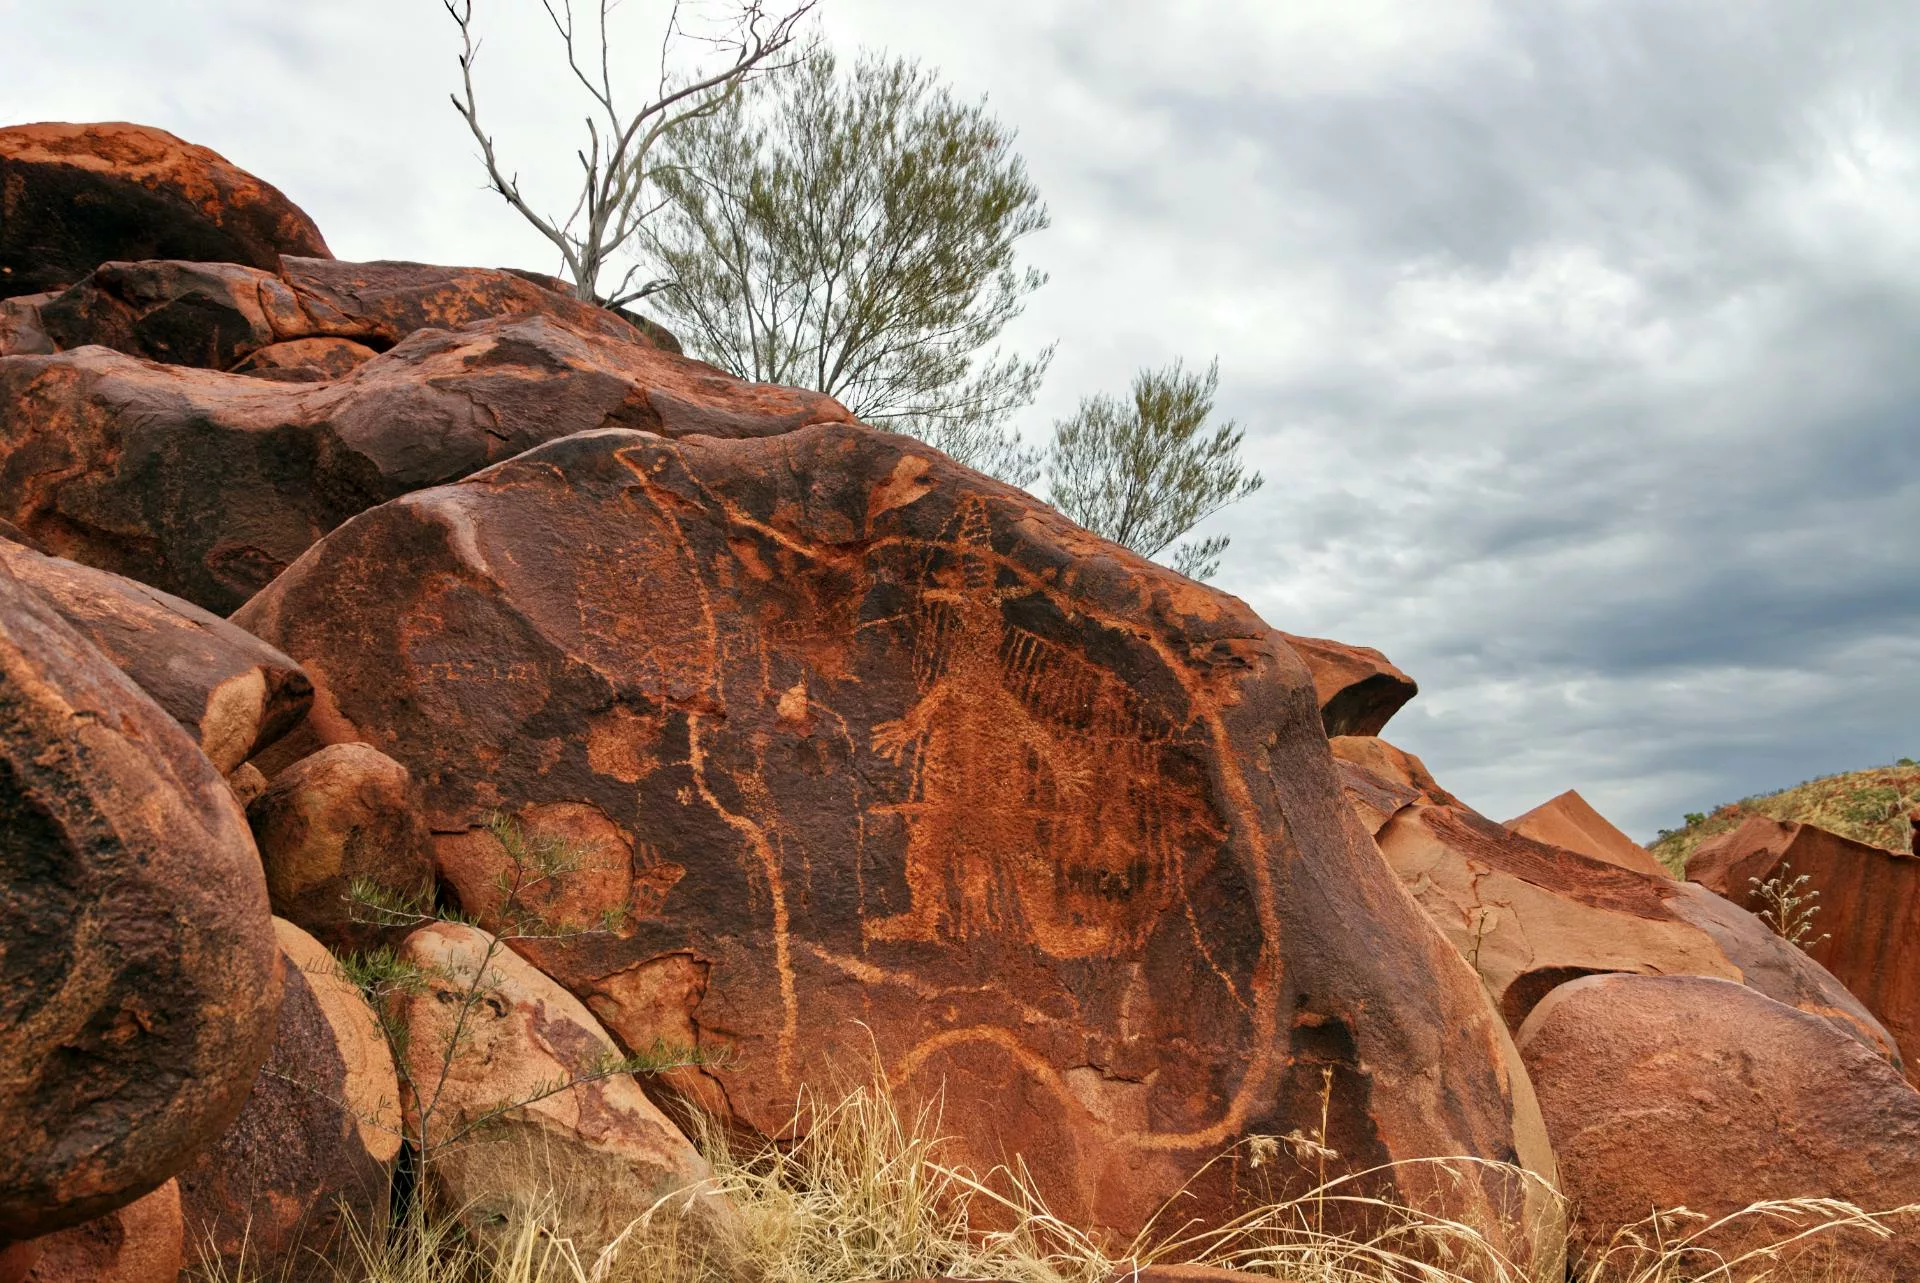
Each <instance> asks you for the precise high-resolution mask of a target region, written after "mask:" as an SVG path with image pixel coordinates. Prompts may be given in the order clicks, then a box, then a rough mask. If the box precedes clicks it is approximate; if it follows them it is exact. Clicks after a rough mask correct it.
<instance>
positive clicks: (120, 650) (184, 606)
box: [0, 538, 313, 774]
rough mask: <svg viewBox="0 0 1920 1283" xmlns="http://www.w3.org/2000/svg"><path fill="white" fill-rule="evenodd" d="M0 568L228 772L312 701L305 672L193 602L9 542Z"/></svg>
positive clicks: (2, 546) (2, 544)
mask: <svg viewBox="0 0 1920 1283" xmlns="http://www.w3.org/2000/svg"><path fill="white" fill-rule="evenodd" d="M0 566H5V567H6V569H7V570H8V571H10V572H11V573H12V574H13V577H14V578H15V579H16V580H18V581H19V582H20V583H21V584H24V585H25V586H26V587H28V588H30V589H32V590H33V591H34V592H35V593H37V594H38V595H39V596H40V598H41V599H42V600H43V601H45V602H46V603H47V604H48V605H49V606H51V607H53V609H54V610H55V611H57V612H59V614H60V617H61V618H62V619H64V620H66V621H67V623H69V624H71V625H72V626H73V627H74V628H75V629H76V630H77V631H78V632H79V633H80V635H81V636H83V637H85V638H86V639H87V640H88V641H90V642H92V643H93V644H94V645H95V646H97V647H98V648H99V649H100V652H101V653H102V654H103V655H105V656H106V657H107V658H108V659H110V660H112V661H113V662H114V664H115V665H117V666H118V667H119V668H120V670H121V671H122V672H124V673H126V674H127V676H129V677H131V678H133V680H134V681H135V682H136V683H137V684H138V685H139V687H140V689H141V690H143V691H145V692H146V693H147V694H148V696H150V697H151V698H152V699H153V701H154V702H155V703H156V704H158V705H160V707H161V708H163V709H165V710H166V711H167V712H168V713H170V714H172V715H173V719H174V720H175V721H177V722H179V723H180V725H181V726H183V727H184V728H185V729H186V731H187V733H188V734H190V735H192V736H193V737H194V739H195V741H197V742H198V743H199V745H200V751H201V752H203V753H205V754H206V755H207V758H208V759H209V760H210V761H211V762H212V763H213V764H214V766H215V768H216V769H218V770H219V771H220V772H221V773H222V774H225V773H227V772H229V771H232V770H233V769H234V768H235V767H237V766H239V765H240V764H241V763H242V762H244V761H246V760H247V759H248V758H249V757H252V756H253V755H254V754H255V753H257V752H259V751H260V750H261V749H263V748H265V747H266V746H267V745H269V744H271V743H273V741H275V740H276V739H278V738H280V736H282V735H284V734H285V733H286V732H287V731H289V730H291V729H292V728H293V727H294V726H295V725H297V724H298V723H299V721H300V719H301V718H303V717H305V716H306V713H307V706H308V705H309V704H311V703H312V702H313V685H312V683H310V682H309V681H308V680H307V675H306V674H305V673H303V672H301V671H300V667H299V665H297V664H295V663H294V662H293V661H292V660H290V659H288V658H287V657H286V656H285V655H283V654H281V653H280V652H279V651H277V650H275V649H274V648H273V647H271V646H269V645H267V644H266V643H265V642H263V641H261V640H260V639H259V638H258V637H255V636H253V635H252V634H251V633H248V632H246V631H245V630H243V629H240V628H237V627H235V626H234V625H232V624H230V623H228V622H227V621H226V620H224V619H222V618H220V617H219V616H218V615H214V614H210V613H209V612H207V611H204V610H202V609H200V608H199V607H198V606H196V605H194V604H193V603H191V602H188V601H183V600H181V599H180V598H178V597H175V596H173V595H172V594H170V593H164V592H161V591H160V590H159V589H157V588H149V587H147V586H146V585H145V584H142V583H139V582H137V581H135V580H132V579H128V578H126V577H125V576H123V575H116V574H113V573H112V572H110V571H105V570H95V569H94V568H92V567H91V566H83V565H80V564H79V563H78V562H73V561H67V560H64V559H62V558H59V557H48V556H45V555H43V554H41V553H38V552H35V551H33V550H32V549H31V548H27V547H24V546H22V545H20V544H17V543H14V542H12V541H11V540H8V539H4V538H0Z"/></svg>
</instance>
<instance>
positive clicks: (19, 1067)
mask: <svg viewBox="0 0 1920 1283" xmlns="http://www.w3.org/2000/svg"><path fill="white" fill-rule="evenodd" d="M0 941H5V943H6V947H5V949H4V951H0V1136H4V1137H6V1140H7V1143H6V1144H5V1145H4V1146H0V1238H11V1239H22V1238H32V1237H37V1236H39V1235H43V1234H50V1233H53V1232H55V1231H57V1230H61V1229H65V1228H67V1227H68V1226H71V1225H77V1224H80V1223H81V1222H83V1221H87V1220H91V1219H93V1218H95V1217H98V1216H103V1215H105V1214H107V1213H108V1212H111V1211H113V1210H114V1209H115V1208H117V1207H121V1206H124V1205H125V1204H127V1203H129V1202H131V1201H132V1200H134V1199H135V1198H138V1197H139V1196H140V1195H142V1194H145V1193H146V1192H148V1191H149V1190H152V1189H153V1188H155V1187H156V1186H158V1185H160V1184H161V1183H162V1182H164V1181H165V1180H166V1179H167V1178H168V1177H170V1176H172V1175H173V1174H174V1173H175V1172H176V1171H178V1170H179V1169H180V1168H181V1167H182V1166H183V1165H184V1164H185V1163H186V1162H187V1161H188V1160H189V1159H190V1158H191V1157H192V1155H193V1154H194V1153H195V1152H196V1151H197V1150H199V1149H200V1148H201V1147H202V1146H204V1145H205V1144H207V1143H208V1142H209V1141H211V1140H212V1139H213V1138H214V1137H216V1136H218V1135H219V1134H220V1132H221V1131H222V1130H224V1129H225V1127H226V1126H227V1124H228V1123H229V1122H231V1121H232V1119H233V1117H234V1115H235V1114H236V1113H237V1112H238V1111H239V1109H240V1105H241V1102H242V1101H243V1100H244V1099H245V1096H246V1093H247V1088H248V1086H249V1085H250V1084H251V1083H252V1082H253V1076H254V1074H255V1072H256V1071H257V1070H258V1069H259V1068H260V1064H261V1061H262V1060H263V1059H264V1058H265V1056H266V1052H267V1047H268V1044H269V1043H270V1042H271V1040H272V1037H273V1021H274V1014H275V1011H276V1010H277V1008H278V1006H279V1001H280V972H279V966H278V961H277V956H276V954H275V951H274V948H273V941H272V933H271V928H270V926H269V919H268V915H267V894H266V886H265V884H264V882H263V881H262V879H261V875H260V857H259V855H258V854H257V853H256V852H255V851H254V848H253V841H252V838H251V837H250V836H249V835H248V833H247V829H246V822H245V819H244V817H243V816H242V815H241V813H240V808H239V806H238V804H236V803H235V802H234V800H233V796H232V794H231V793H230V792H229V791H228V790H227V786H226V782H225V781H224V780H222V779H221V777H220V775H219V773H218V772H217V771H216V770H215V769H214V768H213V765H212V764H211V763H210V762H208V761H207V759H206V757H205V756H204V755H202V754H201V752H200V750H199V749H198V748H197V747H196V746H195V745H194V743H193V741H192V740H191V739H190V738H188V736H187V733H186V732H185V731H183V730H182V729H181V728H180V727H179V725H178V724H177V723H175V722H174V721H173V719H172V718H170V717H168V716H167V715H166V714H165V713H164V712H162V711H161V710H160V708H159V707H158V706H157V705H155V704H154V703H153V701H152V700H150V699H149V698H148V697H147V696H146V695H145V694H144V693H143V692H142V691H141V690H140V688H139V687H137V686H135V685H134V684H133V682H132V680H131V679H129V678H128V677H127V676H126V675H125V674H124V673H122V672H121V671H120V670H119V669H118V668H115V667H114V666H113V665H112V664H111V663H110V662H108V660H107V659H106V657H105V656H103V655H102V654H101V653H100V652H99V651H98V650H97V649H95V648H94V647H93V646H92V644H91V643H89V642H87V641H86V640H85V639H84V638H82V637H81V636H80V635H79V633H77V632H75V631H74V630H73V628H72V627H70V626H69V625H68V624H67V623H66V622H65V621H64V620H62V619H61V618H60V617H59V616H58V615H57V614H55V613H54V612H53V610H52V609H51V608H50V607H48V606H47V605H46V604H45V603H44V602H43V601H41V600H40V598H39V597H37V596H36V595H34V593H33V592H32V591H31V590H29V589H28V588H26V587H25V586H24V585H22V584H20V583H19V582H18V581H16V580H15V579H14V577H13V575H12V574H11V572H8V571H6V570H5V569H4V568H0Z"/></svg>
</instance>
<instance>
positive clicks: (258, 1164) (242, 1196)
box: [180, 918, 401, 1283]
mask: <svg viewBox="0 0 1920 1283" xmlns="http://www.w3.org/2000/svg"><path fill="white" fill-rule="evenodd" d="M273 932H274V939H275V940H276V942H277V943H278V946H279V949H280V953H281V956H282V959H283V960H284V963H285V968H286V977H287V979H286V999H285V1001H284V1002H282V1003H281V1006H280V1017H279V1022H278V1025H277V1026H276V1032H275V1035H274V1042H273V1052H272V1055H270V1056H269V1057H268V1059H267V1064H266V1068H265V1069H264V1070H262V1072H261V1074H260V1077H259V1079H258V1080H257V1081H256V1082H255V1083H254V1085H253V1091H252V1094H251V1095H249V1096H248V1098H247V1104H246V1108H245V1109H243V1110H242V1111H241V1112H240V1116H239V1117H238V1118H237V1119H235V1120H234V1123H233V1126H231V1127H229V1128H228V1129H227V1130H226V1132H225V1133H224V1134H223V1135H221V1137H220V1139H219V1140H218V1141H217V1142H216V1143H214V1144H213V1145H211V1146H209V1147H208V1148H206V1149H205V1150H202V1151H201V1152H200V1154H199V1155H198V1156H197V1157H196V1158H195V1159H194V1161H193V1163H192V1165H191V1166H189V1167H188V1168H187V1169H186V1170H185V1171H184V1172H182V1173H181V1174H180V1188H181V1195H182V1201H183V1203H184V1206H185V1214H186V1224H187V1231H188V1234H189V1236H190V1239H191V1241H192V1242H193V1243H194V1244H195V1246H196V1249H201V1248H204V1249H205V1250H206V1251H207V1253H208V1254H209V1255H211V1256H212V1257H213V1258H214V1259H215V1260H216V1261H218V1262H219V1263H220V1265H221V1266H222V1267H223V1268H224V1269H225V1271H226V1273H225V1275H223V1277H227V1278H240V1277H247V1278H256V1277H257V1278H261V1279H272V1280H275V1283H293V1281H295V1280H302V1281H305V1280H310V1281H311V1283H333V1280H334V1279H335V1271H336V1267H340V1266H347V1265H350V1264H351V1263H353V1262H354V1261H355V1260H356V1259H357V1258H356V1257H355V1256H354V1252H353V1247H352V1240H351V1239H350V1238H349V1237H348V1235H347V1234H346V1231H345V1218H346V1216H347V1215H348V1214H351V1216H352V1217H353V1219H354V1221H355V1222H357V1224H358V1225H359V1227H360V1229H361V1230H362V1231H363V1232H365V1233H368V1234H371V1235H374V1236H376V1237H377V1236H378V1234H379V1233H380V1231H381V1228H382V1227H383V1226H384V1225H385V1224H386V1220H387V1206H388V1200H389V1195H390V1187H391V1184H392V1177H393V1165H394V1162H395V1160H396V1159H397V1158H398V1156H399V1153H400V1138H401V1129H400V1084H399V1080H398V1078H397V1076H396V1075H395V1071H394V1064H393V1056H392V1054H391V1053H390V1052H389V1051H388V1049H387V1042H386V1039H385V1037H384V1036H383V1035H382V1034H381V1032H380V1027H379V1025H378V1024H377V1023H376V1021H375V1019H374V1014H373V1011H372V1010H371V1009H370V1008H369V1007H368V1006H367V1002H366V999H364V998H363V997H361V994H360V990H359V989H358V988H357V987H356V986H355V985H354V984H353V983H352V982H351V981H350V980H348V979H347V978H346V976H345V975H343V974H342V973H341V971H340V967H339V964H338V963H337V962H336V961H335V960H334V958H333V955H331V954H330V953H328V952H327V950H326V948H325V946H323V945H322V944H321V943H320V942H319V941H317V940H315V939H314V938H313V937H312V936H310V935H308V934H307V933H306V932H304V931H302V930H300V929H299V928H298V927H296V926H294V925H293V924H292V923H290V922H286V921H284V920H282V919H279V918H276V919H274V922H273Z"/></svg>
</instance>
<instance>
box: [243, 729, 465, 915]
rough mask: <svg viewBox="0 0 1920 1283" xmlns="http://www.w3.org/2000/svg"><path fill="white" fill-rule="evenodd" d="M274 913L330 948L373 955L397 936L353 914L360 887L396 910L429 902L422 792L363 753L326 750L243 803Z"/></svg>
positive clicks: (359, 747)
mask: <svg viewBox="0 0 1920 1283" xmlns="http://www.w3.org/2000/svg"><path fill="white" fill-rule="evenodd" d="M247 820H248V822H249V823H251V824H252V825H253V836H254V841H255V843H256V844H257V845H258V846H259V848H260V861H261V863H262V864H263V865H264V866H265V867H266V871H267V895H268V896H269V898H270V899H271V900H272V902H273V911H274V912H275V913H277V914H279V915H280V916H281V917H284V918H287V919H290V920H291V921H293V922H295V923H297V924H299V926H300V927H302V928H303V929H305V930H307V931H310V932H312V933H313V934H314V935H315V936H316V937H318V938H319V939H320V940H321V941H322V942H323V943H324V944H326V945H327V947H329V948H332V949H339V950H341V951H343V952H344V951H347V950H352V949H366V948H372V947H375V946H377V945H378V944H380V943H381V942H382V941H385V940H389V939H390V940H391V942H392V943H395V944H397V943H399V939H398V936H399V935H404V934H406V931H407V930H411V928H412V926H414V925H417V924H412V923H409V924H407V928H406V930H402V931H400V932H399V933H398V934H397V935H396V934H395V933H394V932H393V931H391V930H387V929H384V928H385V927H386V925H387V924H386V923H384V922H382V921H374V920H373V919H374V918H376V917H378V916H379V915H378V913H377V912H376V910H375V909H374V908H373V907H371V906H365V905H359V906H356V905H355V904H354V903H353V901H352V899H351V893H352V892H353V890H354V887H355V884H356V883H371V884H372V885H374V886H375V887H378V888H379V889H380V890H381V891H383V892H386V893H387V894H388V895H390V896H392V897H393V898H394V900H396V901H399V902H413V903H422V902H424V903H431V902H432V892H433V835H432V834H431V833H429V832H428V831H427V824H426V819H425V817H424V816H423V815H422V814H421V812H420V804H419V797H418V790H416V789H415V788H414V786H413V781H412V780H411V779H410V778H409V777H408V775H407V768H406V767H404V766H402V765H400V763H398V762H396V761H394V760H393V759H392V758H390V757H388V756H387V755H386V754H385V753H382V752H381V751H380V750H379V749H377V748H374V747H373V746H371V745H369V744H329V745H327V746H326V747H325V748H323V749H321V750H320V751H319V752H317V753H314V754H312V755H311V756H308V757H304V758H301V759H300V760H299V761H297V762H295V763H294V764H293V765H292V766H289V767H287V768H286V769H285V770H283V771H281V772H280V773H279V774H277V775H275V776H274V777H273V779H272V780H271V781H270V782H269V783H268V784H267V785H266V787H265V788H264V789H262V790H261V792H260V793H259V795H258V796H257V797H255V798H254V799H253V800H252V801H251V802H250V803H248V804H247Z"/></svg>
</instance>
